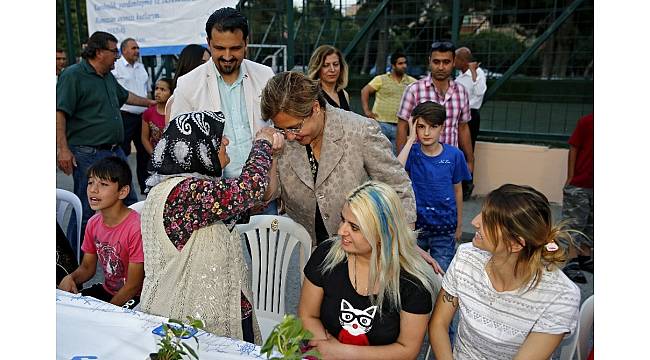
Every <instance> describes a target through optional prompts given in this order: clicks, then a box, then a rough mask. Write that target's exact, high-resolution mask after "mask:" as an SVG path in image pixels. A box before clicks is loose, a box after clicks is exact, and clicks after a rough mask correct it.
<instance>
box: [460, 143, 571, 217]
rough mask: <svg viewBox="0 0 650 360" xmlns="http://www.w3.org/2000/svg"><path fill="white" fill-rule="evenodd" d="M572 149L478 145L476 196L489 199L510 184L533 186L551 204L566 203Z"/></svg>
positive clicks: (514, 145)
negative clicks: (565, 185) (489, 196)
mask: <svg viewBox="0 0 650 360" xmlns="http://www.w3.org/2000/svg"><path fill="white" fill-rule="evenodd" d="M568 152H569V150H568V149H551V148H548V147H546V146H537V145H520V144H499V143H489V142H482V141H477V142H476V149H475V152H474V158H475V169H474V177H475V179H474V186H475V187H474V192H473V195H478V196H482V195H486V194H487V193H489V192H490V191H492V190H494V189H495V188H497V187H499V186H501V185H503V184H506V183H512V184H519V185H530V186H532V187H534V188H535V189H537V190H539V191H540V192H542V193H543V194H544V195H546V197H548V200H549V201H550V202H554V203H560V204H561V203H562V187H563V186H564V182H565V181H566V167H567V156H568Z"/></svg>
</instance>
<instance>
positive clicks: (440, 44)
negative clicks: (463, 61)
mask: <svg viewBox="0 0 650 360" xmlns="http://www.w3.org/2000/svg"><path fill="white" fill-rule="evenodd" d="M439 50H442V51H454V50H456V46H455V45H454V43H452V42H451V41H434V42H433V44H431V51H439Z"/></svg>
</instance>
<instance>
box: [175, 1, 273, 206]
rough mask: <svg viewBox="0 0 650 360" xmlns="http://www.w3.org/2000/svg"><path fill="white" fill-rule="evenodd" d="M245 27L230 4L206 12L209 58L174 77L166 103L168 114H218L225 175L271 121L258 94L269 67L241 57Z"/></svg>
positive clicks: (235, 169)
mask: <svg viewBox="0 0 650 360" xmlns="http://www.w3.org/2000/svg"><path fill="white" fill-rule="evenodd" d="M248 30H249V29H248V20H247V19H246V17H244V15H242V14H241V13H240V12H239V11H238V10H236V9H234V8H230V7H224V8H220V9H218V10H216V11H215V12H214V13H213V14H212V15H210V17H209V18H208V20H207V22H206V24H205V32H206V34H207V39H206V41H207V43H208V47H209V49H210V53H211V61H206V62H205V63H204V64H202V65H199V66H198V67H196V68H195V69H194V70H192V71H190V72H189V73H187V74H185V75H183V76H181V77H179V78H178V80H177V83H176V89H175V90H174V100H173V102H172V106H171V116H170V118H174V117H175V116H177V115H178V114H181V113H185V112H189V111H200V110H211V111H221V112H223V114H224V115H225V116H226V124H225V127H224V131H223V135H224V136H225V137H227V138H228V140H229V141H230V142H229V144H228V147H227V149H228V155H229V157H230V163H229V164H228V166H226V167H225V168H224V169H223V176H224V177H226V178H234V177H238V176H239V175H240V174H241V170H242V167H243V166H244V164H245V163H246V160H247V159H248V155H249V153H250V151H251V148H252V146H253V139H254V136H255V133H256V132H257V130H259V129H260V128H261V127H265V126H269V124H270V122H268V123H267V122H266V121H264V120H263V119H262V115H261V112H260V95H261V94H262V89H263V88H264V86H265V85H266V82H267V81H268V80H269V79H270V78H271V77H273V70H271V68H270V67H268V66H266V65H262V64H258V63H256V62H253V61H250V60H247V59H246V48H247V46H248ZM269 207H270V209H269V210H268V211H269V212H265V213H267V214H277V211H276V208H275V202H274V201H273V202H272V204H269ZM254 210H255V211H258V210H259V209H258V208H256V209H254Z"/></svg>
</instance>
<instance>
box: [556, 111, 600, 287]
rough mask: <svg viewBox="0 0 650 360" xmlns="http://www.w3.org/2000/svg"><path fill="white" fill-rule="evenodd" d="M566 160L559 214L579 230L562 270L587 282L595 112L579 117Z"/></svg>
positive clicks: (591, 236)
mask: <svg viewBox="0 0 650 360" xmlns="http://www.w3.org/2000/svg"><path fill="white" fill-rule="evenodd" d="M569 145H570V148H569V162H568V169H567V170H568V171H567V180H566V183H565V185H564V189H563V194H564V198H563V201H562V218H564V219H569V221H570V226H571V228H572V229H573V230H578V231H580V234H576V235H575V236H574V237H573V240H574V242H575V244H572V243H570V244H569V245H568V246H569V254H568V257H569V262H568V263H567V264H566V266H565V267H564V269H563V271H564V273H565V274H566V275H567V276H568V277H569V278H570V279H571V280H573V281H574V282H577V283H583V284H584V283H586V282H587V278H586V277H585V275H584V274H583V273H582V270H585V271H589V272H591V273H593V272H594V262H593V260H592V259H591V249H592V248H593V246H594V114H593V113H591V114H589V115H586V116H583V117H582V118H580V120H578V124H577V125H576V128H575V130H574V131H573V134H571V137H570V138H569Z"/></svg>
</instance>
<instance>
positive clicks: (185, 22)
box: [86, 0, 238, 55]
mask: <svg viewBox="0 0 650 360" xmlns="http://www.w3.org/2000/svg"><path fill="white" fill-rule="evenodd" d="M237 2H238V1H237V0H86V11H87V12H88V34H89V35H90V34H92V33H93V32H95V31H106V32H108V33H111V34H113V35H115V37H116V38H117V39H118V41H120V42H121V41H122V40H123V39H126V38H129V37H130V38H134V39H135V40H136V41H137V42H138V45H140V55H158V54H178V53H180V51H181V49H182V48H183V47H184V46H185V45H188V44H201V45H206V41H205V39H206V33H205V22H206V21H207V20H208V17H209V16H210V15H211V14H212V13H213V12H214V11H215V10H217V9H219V8H222V7H227V6H229V7H235V6H236V5H237ZM118 46H119V44H118Z"/></svg>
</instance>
